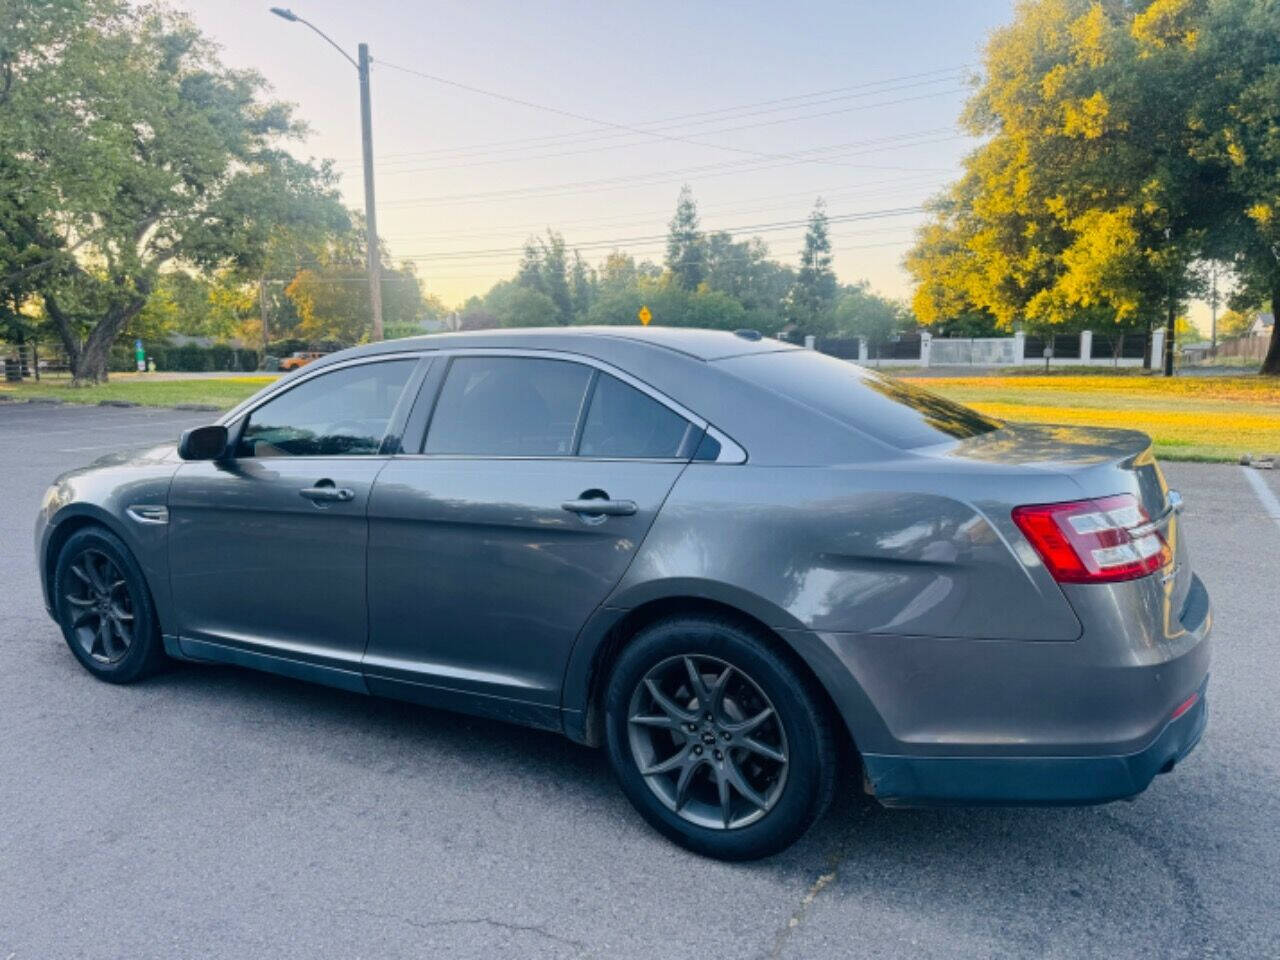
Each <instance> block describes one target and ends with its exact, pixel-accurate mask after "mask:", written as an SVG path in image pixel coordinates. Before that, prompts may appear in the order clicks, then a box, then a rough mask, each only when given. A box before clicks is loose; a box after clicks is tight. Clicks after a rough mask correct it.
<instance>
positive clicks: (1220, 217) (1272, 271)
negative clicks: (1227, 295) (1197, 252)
mask: <svg viewBox="0 0 1280 960" xmlns="http://www.w3.org/2000/svg"><path fill="white" fill-rule="evenodd" d="M1198 12H1199V13H1200V15H1199V16H1198V17H1197V18H1196V20H1195V22H1194V24H1186V25H1183V28H1184V29H1194V30H1195V31H1196V35H1197V38H1198V42H1197V55H1198V56H1199V57H1200V58H1201V59H1203V61H1204V62H1205V63H1208V64H1213V65H1214V68H1215V69H1214V70H1212V71H1209V70H1206V71H1204V73H1205V75H1206V76H1205V79H1204V80H1203V81H1202V82H1201V83H1200V84H1199V85H1198V86H1197V88H1196V98H1195V106H1194V112H1193V122H1195V123H1196V125H1197V128H1198V129H1200V130H1201V131H1202V132H1203V136H1202V137H1201V138H1200V141H1199V143H1198V144H1197V145H1196V150H1195V155H1196V157H1197V159H1199V160H1200V161H1202V162H1203V163H1204V164H1205V165H1206V166H1208V167H1209V168H1210V169H1211V170H1212V171H1214V172H1215V173H1216V174H1217V175H1219V176H1221V177H1222V178H1223V180H1224V182H1225V192H1226V196H1227V201H1226V202H1225V203H1224V204H1222V205H1221V206H1220V207H1219V208H1218V209H1217V211H1216V213H1217V215H1216V216H1214V217H1212V218H1211V223H1210V224H1209V227H1208V229H1209V232H1210V237H1211V244H1212V246H1213V247H1214V249H1215V252H1216V253H1217V254H1218V255H1220V256H1225V257H1226V258H1227V259H1229V260H1230V262H1231V263H1232V265H1233V267H1234V268H1235V272H1236V279H1237V285H1236V291H1235V295H1234V296H1233V297H1232V301H1231V303H1232V306H1235V307H1241V308H1243V307H1250V306H1254V305H1256V304H1258V303H1260V302H1261V303H1267V304H1269V308H1270V310H1271V312H1272V315H1273V316H1280V43H1277V41H1276V38H1277V37H1280V5H1277V4H1275V3H1273V2H1268V0H1218V2H1215V3H1211V4H1207V5H1206V6H1205V7H1204V9H1203V10H1202V11H1198ZM1261 372H1262V373H1264V374H1271V375H1280V324H1276V325H1275V326H1273V327H1272V332H1271V341H1270V344H1269V345H1268V348H1267V354H1266V358H1265V359H1264V360H1263V362H1262V369H1261Z"/></svg>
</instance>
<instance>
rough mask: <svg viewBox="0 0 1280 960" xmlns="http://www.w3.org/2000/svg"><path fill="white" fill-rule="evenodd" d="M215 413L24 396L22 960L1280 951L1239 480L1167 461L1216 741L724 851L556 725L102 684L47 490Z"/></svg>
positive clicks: (1265, 629)
mask: <svg viewBox="0 0 1280 960" xmlns="http://www.w3.org/2000/svg"><path fill="white" fill-rule="evenodd" d="M207 416H208V414H199V413H195V414H186V413H179V412H176V411H172V410H146V409H110V408H94V407H89V408H83V407H81V408H71V407H50V406H37V405H16V404H4V405H0V654H2V655H3V664H4V669H3V670H2V671H0V960H28V958H32V960H34V958H64V957H87V958H117V957H119V958H131V960H133V958H138V960H141V958H149V957H157V958H170V957H184V958H186V957H235V958H241V960H243V958H257V957H270V958H291V957H300V958H308V960H313V958H328V957H336V958H398V957H406V958H407V957H448V958H460V960H461V958H493V957H519V958H522V960H523V958H551V957H555V958H581V957H607V958H629V957H637V958H645V960H655V958H657V960H662V958H668V957H670V958H675V957H691V956H697V957H699V958H707V960H713V958H720V957H725V958H728V957H733V958H752V957H755V958H770V957H787V958H806V960H808V958H821V957H898V956H901V957H911V958H933V957H938V958H943V957H945V958H954V957H1037V958H1039V957H1107V958H1125V957H1144V958H1145V957H1159V958H1166V957H1189V958H1190V957H1196V958H1198V957H1205V956H1219V957H1247V958H1262V957H1280V629H1278V628H1277V621H1278V620H1280V616H1278V614H1280V599H1278V597H1280V517H1272V516H1270V515H1269V514H1270V513H1274V512H1275V510H1274V506H1275V504H1274V500H1273V502H1272V504H1271V506H1267V505H1266V504H1265V502H1264V501H1265V497H1260V496H1259V490H1258V489H1255V487H1254V485H1253V483H1251V482H1250V481H1249V480H1248V479H1247V478H1246V476H1245V473H1244V470H1243V469H1242V468H1240V467H1234V466H1204V465H1193V464H1169V465H1167V466H1166V473H1167V475H1168V477H1169V479H1170V482H1171V483H1172V484H1173V485H1174V486H1176V487H1177V488H1179V489H1180V490H1181V491H1182V493H1183V495H1184V497H1185V499H1186V503H1187V507H1186V514H1185V517H1186V521H1185V529H1186V531H1187V535H1188V536H1189V538H1190V543H1191V549H1192V560H1193V563H1194V565H1195V567H1196V569H1197V571H1198V572H1199V574H1200V575H1201V577H1202V578H1203V579H1204V581H1205V583H1206V584H1207V586H1208V588H1209V592H1210V596H1211V597H1212V600H1213V603H1214V607H1215V614H1216V627H1215V635H1214V644H1215V648H1214V668H1213V679H1212V682H1211V685H1210V695H1209V704H1210V723H1209V729H1208V732H1207V734H1206V735H1205V738H1204V740H1203V742H1202V743H1201V745H1200V747H1199V748H1198V749H1197V750H1196V751H1195V752H1194V753H1193V754H1192V755H1191V756H1190V757H1189V758H1188V759H1187V760H1186V761H1185V762H1184V763H1183V764H1181V765H1180V766H1179V767H1178V769H1177V770H1176V771H1175V772H1174V773H1173V774H1172V775H1169V776H1164V777H1159V778H1157V780H1156V782H1155V783H1154V784H1153V785H1152V787H1151V789H1150V790H1149V791H1148V792H1147V793H1146V794H1144V795H1143V796H1141V797H1139V798H1138V799H1137V800H1136V801H1135V802H1132V803H1119V804H1112V805H1109V806H1104V807H1091V808H1074V809H1043V810H1020V809H1004V810H975V809H944V810H914V811H913V810H896V811H895V810H885V809H882V808H880V807H878V806H876V805H875V804H874V803H871V802H868V801H865V800H861V799H859V798H858V797H857V796H856V791H855V790H854V786H853V784H852V783H850V784H848V788H847V790H846V791H845V793H844V795H843V796H842V797H841V799H840V800H839V801H838V802H837V804H836V806H835V808H834V809H833V811H832V812H831V814H830V815H829V816H828V817H827V818H826V819H825V820H824V821H823V822H822V823H821V824H819V825H818V826H817V827H816V828H815V829H814V830H813V831H811V833H810V834H809V835H808V836H807V837H806V838H805V839H804V840H802V841H801V842H800V843H799V844H797V845H796V846H794V847H793V848H791V849H790V850H788V851H786V852H785V853H783V854H781V855H779V856H777V857H775V858H773V859H770V860H767V861H764V862H761V863H754V864H745V865H728V864H721V863H717V862H714V861H710V860H704V859H700V858H698V857H695V856H693V855H691V854H688V853H685V852H684V851H682V850H680V849H678V848H677V847H674V846H672V845H671V844H669V843H667V842H666V841H665V840H663V839H661V838H660V837H659V836H658V835H657V834H655V833H654V832H653V831H652V830H650V829H649V828H648V827H647V826H646V825H645V824H644V823H643V822H642V821H641V820H640V818H639V817H638V816H637V815H636V814H635V813H634V812H633V811H632V810H631V808H630V806H629V805H628V803H627V802H626V800H625V799H624V798H623V796H622V794H621V793H620V792H619V791H618V789H617V788H616V787H615V785H614V783H613V780H612V778H611V776H610V774H609V771H608V768H607V765H606V763H605V761H604V758H603V756H602V755H601V754H600V753H598V752H596V751H593V750H589V749H586V748H583V747H579V746H575V745H573V744H571V743H569V742H568V741H567V740H564V739H563V738H560V737H558V736H555V735H552V734H547V733H539V732H533V731H528V730H523V729H520V728H516V727H510V726H505V725H502V724H499V723H491V722H487V721H481V720H474V719H470V718H466V717H459V716H454V715H450V714H447V713H441V712H436V711H431V710H427V709H423V708H420V707H415V706H409V705H404V704H398V703H393V702H390V701H382V700H375V699H372V698H367V697H361V696H357V695H352V694H347V693H343V692H340V691H334V690H329V689H325V688H320V687H312V686H308V685H306V684H303V683H299V682H294V681H290V680H286V679H281V678H276V677H271V676H266V675H262V674H255V673H252V672H249V671H243V670H237V669H234V668H230V667H226V668H224V667H198V666H181V667H178V668H176V669H173V670H170V671H168V672H166V673H164V674H162V675H161V676H159V677H157V678H155V679H153V680H150V681H148V682H146V683H143V684H140V685H136V686H133V687H124V688H120V687H112V686H109V685H107V684H103V683H99V682H97V681H95V680H93V679H92V678H91V677H90V676H89V675H88V674H87V673H85V671H84V670H83V669H81V668H80V666H79V665H78V664H77V663H76V661H75V660H74V659H73V658H72V656H71V654H70V653H69V652H68V651H67V649H66V647H65V645H64V644H63V641H62V638H61V635H60V633H59V631H58V629H57V628H56V627H55V625H54V624H53V623H52V622H51V621H50V620H49V619H48V618H47V617H46V615H45V612H44V608H43V606H42V604H41V601H40V597H39V588H38V582H37V576H36V570H35V563H34V558H33V550H32V543H31V529H32V521H33V518H34V515H35V512H36V509H37V507H38V505H39V502H40V497H41V495H42V493H43V491H44V489H45V487H46V485H47V484H48V483H49V481H50V480H51V479H52V478H53V477H54V476H56V475H57V474H58V473H60V472H62V471H63V470H66V469H69V468H71V467H74V466H78V465H80V464H82V463H85V462H87V461H89V460H91V459H93V458H94V457H96V456H99V455H101V454H103V453H106V452H108V451H111V450H115V449H119V448H123V447H127V446H131V445H135V444H136V445H141V444H145V443H149V442H154V441H159V440H164V439H168V438H173V437H176V435H177V433H178V432H179V431H180V430H181V429H182V428H183V427H185V426H192V425H195V424H197V423H200V422H202V420H203V419H204V418H206V417H207ZM1255 479H1256V480H1260V481H1261V483H1262V484H1264V485H1265V486H1264V488H1263V489H1265V490H1270V491H1271V492H1272V494H1273V495H1276V494H1280V476H1278V475H1277V473H1275V472H1272V473H1267V472H1262V471H1258V472H1257V473H1256V474H1255Z"/></svg>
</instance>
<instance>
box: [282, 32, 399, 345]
mask: <svg viewBox="0 0 1280 960" xmlns="http://www.w3.org/2000/svg"><path fill="white" fill-rule="evenodd" d="M271 12H272V13H274V14H275V15H276V16H277V17H280V18H281V19H282V20H288V21H289V22H290V23H301V24H303V25H305V26H308V27H310V28H311V29H312V30H314V31H315V32H316V33H317V34H319V35H320V36H321V37H322V38H324V41H325V42H326V43H328V44H329V46H331V47H333V49H335V50H337V51H338V52H339V53H340V54H342V55H343V56H344V57H346V58H347V62H348V63H350V64H351V65H352V66H353V67H355V68H356V73H357V74H359V76H360V139H361V147H362V148H363V153H364V222H365V227H366V229H367V231H368V233H367V236H366V239H365V246H366V247H367V248H368V269H369V306H370V312H371V313H372V314H373V330H372V333H371V336H372V338H373V339H374V340H381V339H382V278H381V272H382V261H381V258H380V257H379V256H378V215H377V212H376V211H375V210H374V203H373V118H372V116H371V112H370V106H369V45H368V44H367V43H362V44H360V46H359V48H358V49H359V60H352V59H351V54H349V53H347V51H345V50H343V49H342V47H340V46H338V44H336V43H334V41H333V39H332V38H331V37H330V36H329V35H328V34H326V33H325V32H324V31H323V30H321V29H320V28H319V27H317V26H316V25H315V24H314V23H312V22H311V21H309V20H307V19H305V18H303V17H300V16H298V15H297V14H296V13H294V12H293V11H292V10H288V9H286V8H284V7H272V8H271Z"/></svg>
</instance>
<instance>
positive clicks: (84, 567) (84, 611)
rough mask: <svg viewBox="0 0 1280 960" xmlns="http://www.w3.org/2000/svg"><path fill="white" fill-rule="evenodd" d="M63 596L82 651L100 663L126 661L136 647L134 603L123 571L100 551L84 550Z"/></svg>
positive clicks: (72, 566)
mask: <svg viewBox="0 0 1280 960" xmlns="http://www.w3.org/2000/svg"><path fill="white" fill-rule="evenodd" d="M67 569H68V570H69V572H70V573H71V576H70V577H68V578H66V580H65V582H64V585H63V589H64V591H65V592H64V593H63V595H62V600H63V603H64V604H65V605H66V606H65V608H64V609H65V610H66V611H67V622H68V625H69V628H70V631H71V633H72V634H73V635H74V636H75V639H76V641H77V642H78V643H79V644H80V648H81V649H82V650H83V651H84V652H85V653H86V654H88V655H89V656H90V657H92V658H93V659H94V660H96V661H98V662H99V663H117V662H119V661H120V660H123V659H124V657H125V655H126V654H128V652H129V647H130V646H131V645H132V644H133V624H134V612H133V611H134V601H133V596H132V594H131V593H130V592H129V583H128V581H127V580H126V579H125V576H124V573H123V572H122V571H121V570H120V568H119V567H117V566H116V564H115V563H114V562H113V561H112V559H111V558H110V557H108V556H107V555H106V554H105V553H103V552H101V551H100V550H94V549H88V548H86V549H84V550H82V551H81V552H80V553H79V554H78V555H77V556H76V557H75V558H74V559H72V561H71V563H70V564H69V566H68V568H67Z"/></svg>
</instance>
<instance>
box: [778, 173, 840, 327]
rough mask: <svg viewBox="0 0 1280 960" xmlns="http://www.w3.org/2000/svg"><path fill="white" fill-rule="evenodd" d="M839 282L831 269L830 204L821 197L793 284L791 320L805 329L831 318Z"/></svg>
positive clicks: (810, 215) (810, 216)
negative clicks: (828, 224)
mask: <svg viewBox="0 0 1280 960" xmlns="http://www.w3.org/2000/svg"><path fill="white" fill-rule="evenodd" d="M837 292H838V284H837V283H836V275H835V271H834V270H832V269H831V234H830V232H829V230H828V226H827V205H826V203H825V202H824V201H823V199H822V198H821V197H819V198H818V200H817V202H816V203H814V205H813V212H812V213H811V214H809V229H808V230H807V231H806V232H805V235H804V249H803V250H802V251H801V252H800V269H799V271H798V272H797V274H796V282H795V285H794V286H793V287H792V288H791V302H790V312H791V321H792V322H793V323H795V324H796V325H797V326H799V327H800V328H801V329H802V330H816V329H818V328H820V327H821V326H823V324H824V323H825V322H826V320H827V319H828V318H829V316H830V313H831V308H832V307H833V306H834V305H835V301H836V293H837Z"/></svg>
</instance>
